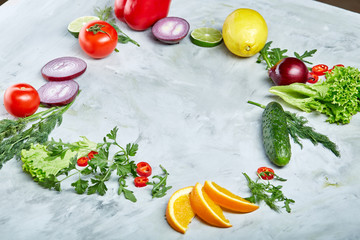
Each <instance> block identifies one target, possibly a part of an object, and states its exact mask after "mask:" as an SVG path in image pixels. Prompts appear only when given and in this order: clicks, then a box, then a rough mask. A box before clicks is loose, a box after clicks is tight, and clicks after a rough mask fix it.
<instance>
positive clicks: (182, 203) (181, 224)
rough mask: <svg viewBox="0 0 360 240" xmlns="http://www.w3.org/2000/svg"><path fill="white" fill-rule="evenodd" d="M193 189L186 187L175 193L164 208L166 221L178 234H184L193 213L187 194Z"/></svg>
mask: <svg viewBox="0 0 360 240" xmlns="http://www.w3.org/2000/svg"><path fill="white" fill-rule="evenodd" d="M193 188H194V187H186V188H182V189H179V190H178V191H176V192H175V193H174V194H173V195H172V196H171V197H170V199H169V202H168V205H167V208H166V220H167V222H168V223H169V225H170V226H171V227H172V228H173V229H175V230H176V231H178V232H180V233H185V232H186V230H187V228H188V225H189V223H190V222H191V220H192V219H193V218H194V216H195V213H194V211H193V210H192V208H191V204H190V199H189V194H190V192H191V191H192V190H193Z"/></svg>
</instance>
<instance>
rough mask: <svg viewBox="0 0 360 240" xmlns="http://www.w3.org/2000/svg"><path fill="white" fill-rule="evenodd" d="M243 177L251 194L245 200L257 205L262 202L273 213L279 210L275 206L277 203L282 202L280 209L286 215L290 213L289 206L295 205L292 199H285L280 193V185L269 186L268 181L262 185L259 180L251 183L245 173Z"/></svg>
mask: <svg viewBox="0 0 360 240" xmlns="http://www.w3.org/2000/svg"><path fill="white" fill-rule="evenodd" d="M243 175H244V176H245V178H246V180H247V181H248V186H249V188H250V191H251V194H252V195H251V196H250V197H248V198H246V200H248V201H250V202H251V203H256V204H259V203H260V202H261V201H264V202H265V203H266V204H267V205H268V206H269V207H270V208H271V209H273V210H275V211H280V208H279V206H278V205H277V203H278V202H284V206H283V207H282V208H285V209H286V211H287V212H288V213H290V212H291V208H290V204H291V203H295V201H294V200H293V199H290V198H287V197H285V195H284V194H283V192H282V191H281V188H282V186H281V185H278V186H275V185H273V184H271V183H270V181H267V183H264V182H263V181H262V180H260V179H259V178H258V179H257V180H256V181H253V180H251V179H250V177H249V176H248V175H247V174H246V173H243ZM274 179H276V180H280V181H286V179H284V178H281V177H278V178H274ZM259 181H261V182H259Z"/></svg>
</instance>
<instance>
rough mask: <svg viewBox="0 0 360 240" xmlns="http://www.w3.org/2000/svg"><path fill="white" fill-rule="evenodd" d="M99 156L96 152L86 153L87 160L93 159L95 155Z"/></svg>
mask: <svg viewBox="0 0 360 240" xmlns="http://www.w3.org/2000/svg"><path fill="white" fill-rule="evenodd" d="M97 154H99V153H98V152H96V151H91V152H89V153H88V158H89V160H91V159H93V158H94V156H95V155H97Z"/></svg>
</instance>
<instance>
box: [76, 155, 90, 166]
mask: <svg viewBox="0 0 360 240" xmlns="http://www.w3.org/2000/svg"><path fill="white" fill-rule="evenodd" d="M88 161H89V158H88V157H87V156H85V157H81V158H79V159H78V160H77V165H78V166H79V167H86V166H87V165H88Z"/></svg>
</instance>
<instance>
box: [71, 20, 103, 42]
mask: <svg viewBox="0 0 360 240" xmlns="http://www.w3.org/2000/svg"><path fill="white" fill-rule="evenodd" d="M93 20H99V18H98V17H95V16H84V17H79V18H77V19H75V20H73V21H72V22H71V23H69V25H68V28H67V29H68V31H69V32H70V33H71V34H72V35H73V36H74V37H76V38H78V37H79V32H80V30H81V28H82V27H83V26H84V25H85V24H86V23H88V22H90V21H93Z"/></svg>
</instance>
